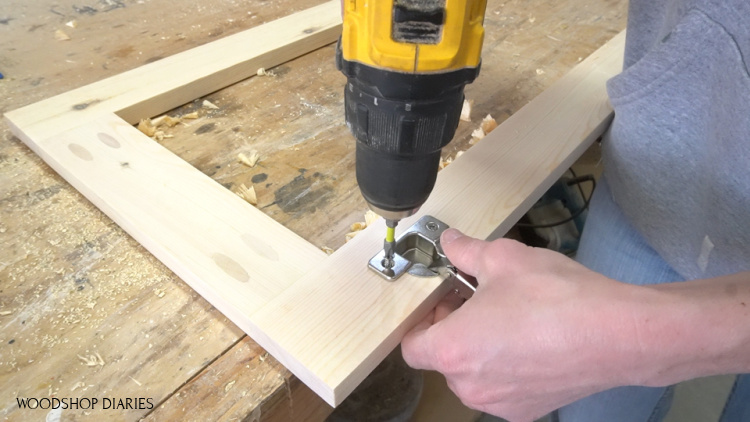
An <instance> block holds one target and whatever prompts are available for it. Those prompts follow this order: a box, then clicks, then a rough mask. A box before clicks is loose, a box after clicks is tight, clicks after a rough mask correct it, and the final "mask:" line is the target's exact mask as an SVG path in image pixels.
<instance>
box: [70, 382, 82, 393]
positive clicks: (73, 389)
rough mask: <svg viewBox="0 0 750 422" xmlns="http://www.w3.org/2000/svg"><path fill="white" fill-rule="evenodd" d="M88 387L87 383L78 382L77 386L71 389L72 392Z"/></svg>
mask: <svg viewBox="0 0 750 422" xmlns="http://www.w3.org/2000/svg"><path fill="white" fill-rule="evenodd" d="M85 386H86V383H85V382H83V381H78V382H77V383H76V385H74V386H73V388H71V389H70V391H71V392H73V391H76V390H77V389H79V388H83V387H85Z"/></svg>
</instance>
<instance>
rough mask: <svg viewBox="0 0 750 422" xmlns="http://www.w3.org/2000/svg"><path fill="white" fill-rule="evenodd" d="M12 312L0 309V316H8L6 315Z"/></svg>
mask: <svg viewBox="0 0 750 422" xmlns="http://www.w3.org/2000/svg"><path fill="white" fill-rule="evenodd" d="M12 313H13V311H0V316H8V315H10V314H12Z"/></svg>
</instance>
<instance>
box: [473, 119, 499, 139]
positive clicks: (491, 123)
mask: <svg viewBox="0 0 750 422" xmlns="http://www.w3.org/2000/svg"><path fill="white" fill-rule="evenodd" d="M496 127H497V122H496V121H495V119H494V118H493V117H492V115H490V114H488V115H487V116H485V117H484V119H482V123H480V124H479V127H478V128H477V129H475V130H474V132H471V140H470V141H469V143H470V144H472V145H473V144H476V143H477V142H479V141H480V140H481V139H482V138H484V137H485V136H487V134H488V133H490V132H492V131H493V130H495V128H496Z"/></svg>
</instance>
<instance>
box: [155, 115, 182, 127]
mask: <svg viewBox="0 0 750 422" xmlns="http://www.w3.org/2000/svg"><path fill="white" fill-rule="evenodd" d="M151 123H152V124H153V125H154V126H156V127H160V126H166V127H175V126H177V124H178V123H180V119H175V118H174V117H171V116H167V115H166V114H165V115H163V116H159V117H157V118H155V119H153V120H151Z"/></svg>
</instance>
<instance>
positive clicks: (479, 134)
mask: <svg viewBox="0 0 750 422" xmlns="http://www.w3.org/2000/svg"><path fill="white" fill-rule="evenodd" d="M485 135H486V134H485V133H484V130H482V128H481V127H478V128H476V129H474V131H473V132H471V140H470V141H469V143H470V144H472V145H474V144H476V143H477V142H479V141H480V140H482V138H484V136H485Z"/></svg>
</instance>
